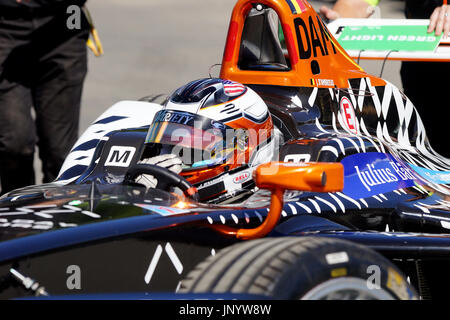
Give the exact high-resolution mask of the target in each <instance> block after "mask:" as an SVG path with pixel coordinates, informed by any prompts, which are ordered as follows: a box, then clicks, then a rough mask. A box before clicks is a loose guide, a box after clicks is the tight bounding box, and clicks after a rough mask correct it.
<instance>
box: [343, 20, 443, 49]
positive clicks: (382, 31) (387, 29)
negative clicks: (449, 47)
mask: <svg viewBox="0 0 450 320" xmlns="http://www.w3.org/2000/svg"><path fill="white" fill-rule="evenodd" d="M427 28H428V27H427V26H425V25H423V26H413V25H404V26H346V27H344V29H343V31H342V34H341V35H340V36H339V39H338V41H339V43H340V44H341V46H343V47H344V49H346V50H374V51H390V50H397V51H430V52H433V51H434V50H435V49H436V47H437V45H438V44H439V41H440V40H441V37H442V35H440V36H435V34H434V33H427Z"/></svg>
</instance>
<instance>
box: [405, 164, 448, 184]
mask: <svg viewBox="0 0 450 320" xmlns="http://www.w3.org/2000/svg"><path fill="white" fill-rule="evenodd" d="M408 165H409V166H410V167H411V168H412V169H413V170H414V171H415V172H417V173H418V174H419V175H420V176H421V177H422V178H424V179H426V180H428V181H430V182H433V183H437V184H450V171H436V170H430V169H426V168H422V167H418V166H415V165H412V164H409V163H408Z"/></svg>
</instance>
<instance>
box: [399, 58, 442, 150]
mask: <svg viewBox="0 0 450 320" xmlns="http://www.w3.org/2000/svg"><path fill="white" fill-rule="evenodd" d="M400 75H401V78H402V83H403V91H404V93H405V94H406V96H407V97H408V98H409V99H410V100H411V102H412V103H413V104H414V106H415V107H416V109H417V111H418V112H419V115H420V118H421V119H422V122H423V124H424V126H425V130H426V133H427V137H428V140H429V142H430V145H431V147H432V148H433V149H434V150H435V151H436V152H437V153H439V154H440V155H442V156H445V157H447V158H450V142H449V140H448V137H449V132H450V116H449V115H448V114H449V111H448V109H447V108H449V106H450V102H449V99H448V92H449V91H450V87H449V82H448V80H447V79H448V77H449V75H450V63H449V62H403V63H402V68H401V71H400Z"/></svg>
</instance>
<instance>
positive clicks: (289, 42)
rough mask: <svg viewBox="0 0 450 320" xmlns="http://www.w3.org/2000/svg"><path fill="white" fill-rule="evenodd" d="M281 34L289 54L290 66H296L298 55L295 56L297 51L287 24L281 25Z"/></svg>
mask: <svg viewBox="0 0 450 320" xmlns="http://www.w3.org/2000/svg"><path fill="white" fill-rule="evenodd" d="M283 32H284V39H285V41H286V47H287V49H288V52H289V57H290V58H291V64H292V65H294V64H297V62H298V55H297V49H296V47H295V43H294V37H293V36H292V31H291V28H290V27H289V25H288V24H287V23H284V24H283Z"/></svg>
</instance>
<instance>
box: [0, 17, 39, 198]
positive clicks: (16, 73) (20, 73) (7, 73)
mask: <svg viewBox="0 0 450 320" xmlns="http://www.w3.org/2000/svg"><path fill="white" fill-rule="evenodd" d="M1 14H2V13H1V12H0V181H1V194H3V193H6V192H8V191H11V190H13V189H17V188H20V187H25V186H28V185H31V184H34V182H35V178H34V170H33V154H34V146H35V126H34V122H33V119H32V117H31V104H32V99H31V90H30V79H29V74H30V73H32V64H33V61H32V57H31V56H30V54H29V53H30V50H29V46H28V42H27V39H28V36H29V31H30V30H29V28H30V24H29V23H28V22H27V21H25V20H23V19H9V18H7V17H5V16H2V15H1Z"/></svg>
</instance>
